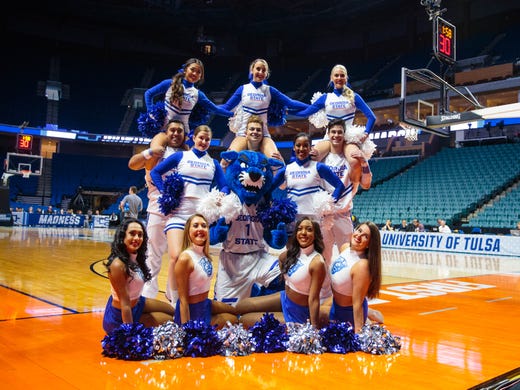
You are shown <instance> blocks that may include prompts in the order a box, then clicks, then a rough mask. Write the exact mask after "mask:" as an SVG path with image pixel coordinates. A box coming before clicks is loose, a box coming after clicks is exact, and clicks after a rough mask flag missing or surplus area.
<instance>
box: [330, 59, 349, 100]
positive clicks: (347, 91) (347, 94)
mask: <svg viewBox="0 0 520 390" xmlns="http://www.w3.org/2000/svg"><path fill="white" fill-rule="evenodd" d="M335 69H339V70H341V71H343V72H344V73H345V76H346V78H347V80H348V72H347V68H345V66H343V65H341V64H336V65H334V67H333V68H332V70H331V71H330V81H332V75H333V74H334V70H335ZM341 94H342V95H343V96H345V97H346V98H347V99H348V100H349V101H350V102H353V101H354V91H353V90H351V89H350V88H349V87H347V84H346V83H345V85H344V86H343V92H341Z"/></svg>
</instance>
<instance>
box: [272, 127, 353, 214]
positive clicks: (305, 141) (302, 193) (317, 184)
mask: <svg viewBox="0 0 520 390" xmlns="http://www.w3.org/2000/svg"><path fill="white" fill-rule="evenodd" d="M293 151H294V155H295V157H294V160H293V162H291V163H289V164H287V166H285V167H283V168H280V170H279V171H278V173H277V174H276V176H275V179H274V183H273V188H276V187H278V186H280V185H282V184H283V183H284V182H285V187H286V189H287V197H288V198H289V199H291V200H293V201H294V202H295V203H296V205H297V211H296V218H299V217H303V216H309V217H311V218H316V214H317V213H319V210H318V206H319V205H317V203H319V202H318V201H317V199H316V197H317V196H318V197H319V195H320V194H325V195H326V194H327V193H326V192H325V191H323V190H324V186H323V181H326V182H328V183H329V184H330V186H331V188H333V191H332V193H331V195H332V199H333V200H334V201H335V202H337V201H338V199H339V198H340V197H341V195H342V194H343V193H344V192H345V186H344V185H343V183H342V182H341V180H340V179H339V178H338V176H336V175H335V174H334V172H332V170H331V169H330V168H329V167H327V166H326V165H325V164H323V163H320V162H316V161H313V160H311V158H310V151H311V139H310V138H309V136H308V135H307V134H305V133H299V134H298V135H296V138H295V140H294V146H293Z"/></svg>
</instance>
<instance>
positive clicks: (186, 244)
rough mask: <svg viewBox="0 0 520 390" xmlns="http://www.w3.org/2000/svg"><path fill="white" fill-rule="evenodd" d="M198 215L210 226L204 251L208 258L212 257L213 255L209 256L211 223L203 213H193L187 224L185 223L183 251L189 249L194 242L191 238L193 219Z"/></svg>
mask: <svg viewBox="0 0 520 390" xmlns="http://www.w3.org/2000/svg"><path fill="white" fill-rule="evenodd" d="M196 217H200V218H202V219H203V220H204V222H206V225H207V227H208V238H207V239H206V242H205V243H204V250H203V252H204V255H206V257H207V258H208V259H211V257H210V256H209V223H208V220H207V219H206V218H205V217H204V216H203V215H202V214H193V215H192V216H191V217H189V218H188V220H187V221H186V224H185V225H184V235H183V237H182V252H184V251H185V250H186V249H188V248H189V247H190V246H191V244H193V242H192V241H191V238H190V227H191V221H193V219H195V218H196Z"/></svg>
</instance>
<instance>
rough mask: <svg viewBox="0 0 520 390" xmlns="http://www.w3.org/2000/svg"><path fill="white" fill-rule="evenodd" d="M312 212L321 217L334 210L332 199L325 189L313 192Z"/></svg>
mask: <svg viewBox="0 0 520 390" xmlns="http://www.w3.org/2000/svg"><path fill="white" fill-rule="evenodd" d="M312 204H313V207H314V214H315V215H316V216H317V217H318V218H321V217H323V216H325V215H328V214H332V213H333V212H334V199H332V196H331V195H330V194H329V193H328V192H327V191H318V192H315V193H314V194H313V196H312Z"/></svg>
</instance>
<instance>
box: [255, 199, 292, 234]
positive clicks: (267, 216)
mask: <svg viewBox="0 0 520 390" xmlns="http://www.w3.org/2000/svg"><path fill="white" fill-rule="evenodd" d="M297 207H298V206H297V205H296V203H295V202H294V201H293V200H291V199H289V198H286V199H276V200H273V201H272V202H271V203H270V204H269V202H266V203H264V204H262V205H260V206H258V209H257V216H258V218H260V222H261V223H262V225H263V226H264V229H268V230H275V229H276V228H277V227H278V224H279V223H280V222H284V223H285V224H289V223H291V222H293V221H294V220H295V219H296V210H297Z"/></svg>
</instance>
